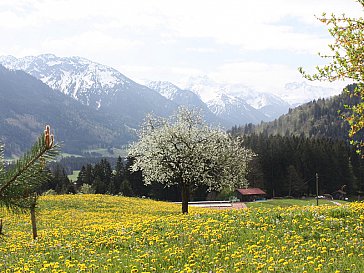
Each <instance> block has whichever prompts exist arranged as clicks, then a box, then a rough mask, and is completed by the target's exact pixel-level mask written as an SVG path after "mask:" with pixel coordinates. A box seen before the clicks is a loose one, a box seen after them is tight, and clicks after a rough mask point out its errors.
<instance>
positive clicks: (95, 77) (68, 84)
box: [0, 54, 176, 126]
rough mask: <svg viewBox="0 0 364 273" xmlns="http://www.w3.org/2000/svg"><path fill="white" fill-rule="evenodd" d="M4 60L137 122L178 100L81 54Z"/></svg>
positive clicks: (2, 60) (170, 108) (168, 109)
mask: <svg viewBox="0 0 364 273" xmlns="http://www.w3.org/2000/svg"><path fill="white" fill-rule="evenodd" d="M0 63H2V64H3V65H4V66H5V67H7V68H9V69H13V70H24V71H25V72H27V73H29V74H30V75H32V76H34V77H36V78H38V79H39V80H41V81H42V82H44V83H45V84H47V85H48V86H50V87H51V88H53V89H55V90H60V91H61V92H63V93H64V94H67V95H69V96H71V97H72V98H74V99H76V100H78V101H80V102H81V103H83V104H85V105H89V106H91V107H93V108H96V109H100V110H103V111H108V112H112V113H114V114H116V115H117V116H118V117H122V119H123V121H125V122H127V123H128V124H131V125H134V126H135V125H137V124H136V123H139V122H140V121H141V120H142V119H143V118H144V117H145V115H146V114H147V113H150V112H154V113H155V114H157V115H161V116H165V115H169V114H170V113H172V112H173V111H174V110H175V108H176V104H175V103H173V102H172V101H170V100H167V99H166V98H164V97H163V96H161V95H160V94H159V93H158V92H156V91H154V90H151V89H149V88H147V87H145V86H143V85H140V84H138V83H136V82H134V81H132V80H131V79H129V78H127V77H125V76H124V75H123V74H121V73H120V72H119V71H117V70H115V69H113V68H111V67H108V66H105V65H102V64H98V63H95V62H92V61H90V60H87V59H84V58H80V57H64V58H61V57H57V56H55V55H52V54H43V55H39V56H28V57H24V58H20V59H17V58H15V57H13V56H3V57H0Z"/></svg>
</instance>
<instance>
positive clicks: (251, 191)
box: [237, 188, 266, 195]
mask: <svg viewBox="0 0 364 273" xmlns="http://www.w3.org/2000/svg"><path fill="white" fill-rule="evenodd" d="M237 191H238V192H240V193H241V194H242V195H263V194H266V193H265V192H264V191H263V190H261V189H259V188H248V189H237Z"/></svg>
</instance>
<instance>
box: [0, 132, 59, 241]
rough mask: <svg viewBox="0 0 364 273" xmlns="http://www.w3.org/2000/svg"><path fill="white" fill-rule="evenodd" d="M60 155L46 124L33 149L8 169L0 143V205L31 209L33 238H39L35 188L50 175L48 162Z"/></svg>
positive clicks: (22, 210)
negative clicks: (36, 220)
mask: <svg viewBox="0 0 364 273" xmlns="http://www.w3.org/2000/svg"><path fill="white" fill-rule="evenodd" d="M57 155H58V145H56V144H55V143H54V137H53V135H52V134H51V133H50V127H49V126H48V125H47V126H46V130H45V131H44V134H42V135H41V136H40V137H39V138H38V140H37V141H36V143H35V144H34V145H33V147H32V148H31V149H30V151H28V152H26V153H25V154H24V155H23V156H22V157H21V158H19V159H18V160H17V161H16V163H15V164H14V166H12V167H10V168H9V169H6V168H5V160H4V146H3V145H1V146H0V206H3V207H6V208H7V209H9V210H12V211H15V212H25V211H27V210H30V213H31V220H32V228H33V238H34V239H36V237H37V230H36V223H35V208H36V204H37V196H36V190H37V189H38V188H39V187H40V186H41V185H42V184H43V183H44V182H46V181H47V180H48V179H49V177H50V175H51V174H50V172H49V171H48V169H47V168H46V164H47V162H49V161H51V160H54V159H55V158H56V156H57Z"/></svg>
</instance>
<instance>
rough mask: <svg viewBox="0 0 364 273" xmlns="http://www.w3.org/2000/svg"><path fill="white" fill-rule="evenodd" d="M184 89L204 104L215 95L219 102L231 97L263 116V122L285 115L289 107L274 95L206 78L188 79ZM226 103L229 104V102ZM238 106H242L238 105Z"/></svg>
mask: <svg viewBox="0 0 364 273" xmlns="http://www.w3.org/2000/svg"><path fill="white" fill-rule="evenodd" d="M184 88H185V89H188V90H192V91H194V92H195V93H196V94H198V95H199V96H200V97H201V99H202V100H203V101H204V102H206V103H207V102H208V101H210V100H211V99H212V97H215V98H216V96H217V95H220V96H219V97H220V99H219V101H221V102H222V101H223V98H229V100H230V98H232V97H234V98H236V100H235V101H239V102H241V101H245V103H246V104H248V105H249V106H251V107H253V108H255V109H256V110H259V112H260V113H261V114H263V115H264V116H263V119H262V120H264V121H269V120H273V119H275V118H277V117H279V116H280V115H282V114H285V113H287V112H288V109H289V108H290V106H291V105H290V104H289V103H287V102H286V101H284V100H283V99H281V98H280V97H278V96H276V95H274V94H271V93H263V92H258V91H255V90H253V89H252V88H250V87H248V86H245V85H242V84H227V83H217V82H215V81H213V80H211V79H210V78H208V77H207V76H199V77H192V78H190V80H189V81H188V82H187V83H186V84H185V85H184ZM223 94H226V95H227V96H222V95H223ZM215 101H216V100H215ZM226 103H227V104H230V103H231V100H230V102H229V101H227V102H226ZM236 105H237V104H236ZM239 105H243V104H241V103H239ZM210 109H211V108H210ZM241 111H244V109H241ZM261 117H262V115H260V116H259V118H261ZM259 122H260V120H259Z"/></svg>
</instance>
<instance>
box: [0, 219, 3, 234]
mask: <svg viewBox="0 0 364 273" xmlns="http://www.w3.org/2000/svg"><path fill="white" fill-rule="evenodd" d="M0 235H3V219H0Z"/></svg>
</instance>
